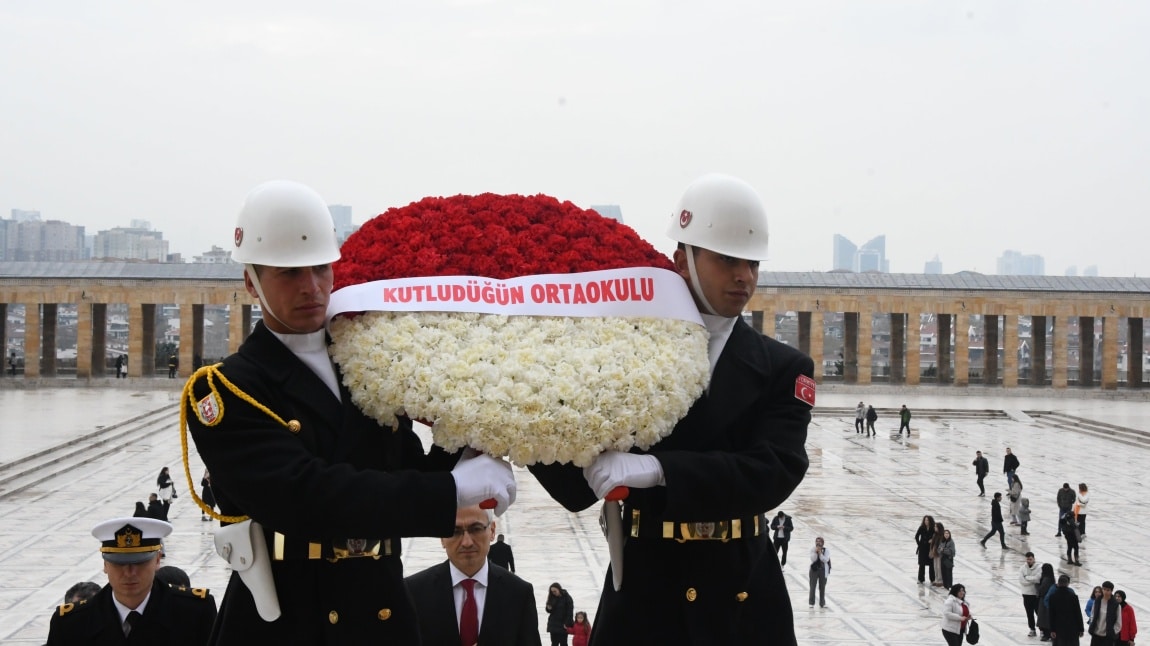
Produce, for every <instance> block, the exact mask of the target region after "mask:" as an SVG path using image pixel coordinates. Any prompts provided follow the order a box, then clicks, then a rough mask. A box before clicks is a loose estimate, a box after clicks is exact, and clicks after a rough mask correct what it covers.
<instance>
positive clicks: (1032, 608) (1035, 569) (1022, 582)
mask: <svg viewBox="0 0 1150 646" xmlns="http://www.w3.org/2000/svg"><path fill="white" fill-rule="evenodd" d="M1041 580H1042V566H1041V565H1039V564H1038V563H1037V562H1036V561H1035V560H1034V552H1027V553H1026V562H1025V563H1023V564H1022V568H1020V569H1019V570H1018V587H1019V588H1021V589H1022V606H1023V607H1024V608H1026V623H1027V624H1028V625H1029V626H1030V635H1029V636H1030V637H1035V636H1037V634H1038V633H1036V632H1035V629H1034V619H1035V616H1036V615H1037V614H1038V583H1039V582H1040V581H1041Z"/></svg>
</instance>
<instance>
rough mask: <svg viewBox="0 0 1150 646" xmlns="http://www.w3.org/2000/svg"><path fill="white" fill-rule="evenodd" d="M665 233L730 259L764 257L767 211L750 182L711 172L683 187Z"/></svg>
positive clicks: (758, 258) (765, 252) (679, 240)
mask: <svg viewBox="0 0 1150 646" xmlns="http://www.w3.org/2000/svg"><path fill="white" fill-rule="evenodd" d="M667 236H668V237H670V238H671V239H672V240H674V241H676V242H681V243H683V244H685V245H690V246H692V247H699V248H702V249H709V250H710V251H714V252H715V253H720V254H723V255H724V256H730V257H732V258H739V259H742V260H765V259H766V257H767V211H766V209H765V208H763V200H762V199H761V198H760V197H759V194H758V193H757V192H755V189H753V188H751V185H750V184H748V183H746V182H744V181H743V180H741V179H738V178H735V177H731V176H730V175H721V174H719V173H711V174H709V175H704V176H702V177H700V178H699V179H696V180H695V181H693V182H691V185H690V186H688V187H687V190H686V191H685V192H684V193H683V197H681V198H680V199H679V206H678V208H676V209H675V214H674V217H673V219H672V221H671V226H670V227H669V228H668V229H667Z"/></svg>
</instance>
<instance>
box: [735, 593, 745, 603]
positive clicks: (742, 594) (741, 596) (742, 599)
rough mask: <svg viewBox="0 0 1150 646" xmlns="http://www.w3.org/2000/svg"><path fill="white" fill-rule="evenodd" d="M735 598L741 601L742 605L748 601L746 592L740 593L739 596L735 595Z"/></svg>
mask: <svg viewBox="0 0 1150 646" xmlns="http://www.w3.org/2000/svg"><path fill="white" fill-rule="evenodd" d="M735 598H736V599H738V600H739V603H742V602H744V601H746V600H747V593H746V592H740V593H739V594H736V595H735Z"/></svg>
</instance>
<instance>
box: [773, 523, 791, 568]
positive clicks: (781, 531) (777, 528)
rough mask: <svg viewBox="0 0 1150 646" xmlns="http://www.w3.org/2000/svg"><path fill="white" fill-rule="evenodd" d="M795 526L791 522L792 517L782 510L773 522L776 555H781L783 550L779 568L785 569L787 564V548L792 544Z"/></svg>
mask: <svg viewBox="0 0 1150 646" xmlns="http://www.w3.org/2000/svg"><path fill="white" fill-rule="evenodd" d="M794 529H795V524H794V523H793V522H792V521H791V517H790V516H788V515H786V514H784V513H783V511H782V510H781V509H780V510H779V513H778V514H776V515H775V517H774V519H773V520H771V536H772V537H773V538H772V545H773V546H774V548H775V554H779V553H780V550H782V552H781V554H782V556H781V558H780V559H779V566H780V567H783V566H786V564H787V548H788V547H789V546H790V543H791V532H792V531H794Z"/></svg>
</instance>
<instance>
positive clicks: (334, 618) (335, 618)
mask: <svg viewBox="0 0 1150 646" xmlns="http://www.w3.org/2000/svg"><path fill="white" fill-rule="evenodd" d="M327 620H328V621H329V622H330V623H333V624H338V623H339V613H338V612H336V611H334V610H332V611H331V612H329V613H327Z"/></svg>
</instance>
